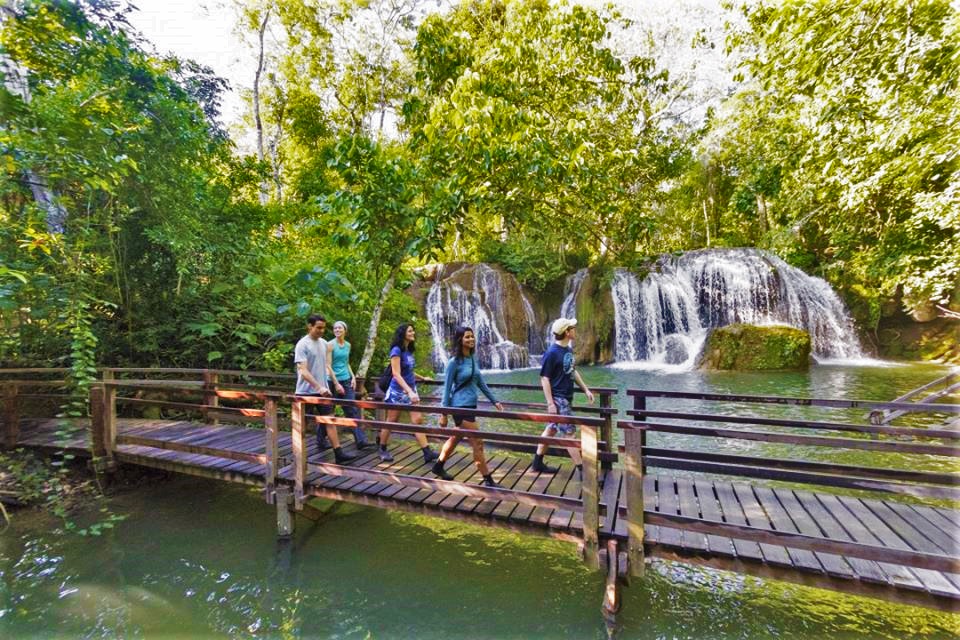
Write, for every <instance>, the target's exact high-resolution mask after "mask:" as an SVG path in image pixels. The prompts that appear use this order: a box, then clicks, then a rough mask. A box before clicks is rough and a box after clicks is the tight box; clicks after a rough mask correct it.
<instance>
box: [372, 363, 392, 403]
mask: <svg viewBox="0 0 960 640" xmlns="http://www.w3.org/2000/svg"><path fill="white" fill-rule="evenodd" d="M391 380H393V366H392V365H391V364H389V363H388V364H387V366H386V368H385V369H384V370H383V373H381V374H380V379H379V380H377V388H376V391H380V392H381V393H383V394H384V395H386V394H387V389H389V388H390V381H391Z"/></svg>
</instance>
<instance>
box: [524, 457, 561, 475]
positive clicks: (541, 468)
mask: <svg viewBox="0 0 960 640" xmlns="http://www.w3.org/2000/svg"><path fill="white" fill-rule="evenodd" d="M530 468H531V469H533V470H534V471H536V472H538V473H556V472H557V471H560V467H551V466H550V465H548V464H546V463H545V462H544V461H543V456H534V457H533V464H531V465H530Z"/></svg>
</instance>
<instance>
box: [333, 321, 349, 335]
mask: <svg viewBox="0 0 960 640" xmlns="http://www.w3.org/2000/svg"><path fill="white" fill-rule="evenodd" d="M337 327H343V332H344V333H346V332H347V323H346V322H344V321H343V320H337V321H336V322H334V323H333V328H334V329H336V328H337Z"/></svg>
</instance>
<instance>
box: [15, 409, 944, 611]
mask: <svg viewBox="0 0 960 640" xmlns="http://www.w3.org/2000/svg"><path fill="white" fill-rule="evenodd" d="M117 423H118V425H117V426H118V434H117V435H118V438H117V448H116V457H117V459H118V461H120V462H127V463H132V464H139V465H144V466H153V467H157V468H163V469H168V470H173V471H178V472H182V473H189V474H194V475H202V476H206V477H214V478H221V479H225V480H229V481H233V482H243V483H247V484H254V485H263V484H264V483H265V482H266V481H267V480H268V475H267V473H266V472H265V470H266V465H264V464H261V463H259V462H260V461H263V460H266V459H267V453H268V452H267V444H268V442H267V438H266V432H265V431H264V430H263V429H251V428H247V427H241V426H230V425H219V426H214V425H209V424H201V423H196V422H186V421H183V422H177V421H170V420H147V419H126V418H124V419H118V420H117ZM151 440H160V441H162V444H161V443H154V444H155V445H156V446H150V441H151ZM346 440H352V439H350V438H347V439H346ZM18 444H19V445H20V446H28V447H38V448H44V449H47V450H62V449H68V450H71V451H72V452H74V453H80V454H84V453H88V452H89V450H90V430H89V423H86V424H84V423H82V422H69V421H62V420H47V421H33V422H29V423H28V422H25V423H24V424H22V425H21V429H20V438H19V441H18ZM291 446H292V443H291V437H290V433H286V432H281V433H279V434H278V437H277V449H276V454H275V455H276V458H275V459H276V460H277V461H278V462H277V468H276V474H277V480H276V482H277V483H283V482H286V483H287V485H286V486H289V485H290V483H291V482H292V480H293V479H294V476H295V473H296V471H295V470H294V469H293V466H292V464H290V459H291ZM304 446H305V448H306V450H307V454H308V461H309V466H308V468H307V469H306V470H304V473H305V477H304V478H303V483H304V493H305V494H307V495H315V496H321V497H327V498H334V499H339V500H346V501H351V502H356V503H360V504H367V505H374V506H378V507H382V508H392V509H399V510H405V511H413V512H418V513H426V514H430V515H434V516H438V517H444V518H452V519H458V520H463V521H468V522H473V523H477V524H488V525H494V526H500V527H505V528H509V529H515V530H520V531H524V532H532V533H541V534H543V535H548V536H554V537H559V538H562V539H571V540H573V539H579V538H582V535H583V510H582V508H580V509H578V508H576V507H575V506H574V503H572V502H570V501H571V500H579V499H580V498H581V490H582V487H581V481H580V479H579V477H578V474H577V473H576V472H575V471H574V470H573V469H571V468H570V466H569V465H564V466H563V468H562V470H561V471H560V472H558V473H557V474H541V473H537V472H534V471H532V470H531V469H530V468H529V458H528V457H527V456H522V457H517V456H510V455H504V454H501V453H496V454H494V455H491V456H489V458H488V464H489V465H490V468H491V470H492V472H493V475H494V478H496V479H497V480H498V481H499V482H500V483H501V484H502V486H503V487H504V489H506V491H502V492H497V491H489V490H482V489H480V487H479V485H478V484H477V483H478V482H479V480H480V478H479V474H478V473H477V471H476V467H475V465H474V464H473V461H472V456H471V454H470V451H469V450H468V449H467V448H466V447H462V448H460V449H458V450H457V451H456V453H455V454H454V455H453V456H451V458H450V460H449V461H448V463H447V470H448V471H449V472H450V473H451V475H453V476H454V477H455V481H454V484H457V483H460V487H459V488H457V489H456V490H444V489H445V488H447V487H448V485H447V484H446V483H444V482H442V481H438V480H436V479H435V478H434V477H433V476H432V474H430V472H429V465H426V464H424V463H423V458H422V455H421V453H420V451H419V449H418V448H417V447H416V446H415V445H413V444H412V443H411V442H409V441H408V440H405V439H400V438H398V439H397V440H396V441H395V443H394V444H393V445H392V447H391V450H392V451H393V454H394V458H395V460H394V462H391V463H384V462H381V461H380V459H379V457H378V456H377V455H376V452H375V451H374V450H367V451H363V452H357V453H358V454H359V457H358V458H357V460H356V461H355V462H354V463H352V464H351V465H350V467H345V468H344V467H337V466H336V465H333V453H332V451H329V450H328V451H325V452H318V451H317V449H316V439H315V437H314V436H313V434H312V433H311V434H309V435H305V437H304ZM347 450H348V451H352V450H353V444H352V442H351V443H350V444H349V445H347ZM218 452H219V454H218ZM223 452H232V454H231V453H223ZM270 453H271V454H272V453H273V452H270ZM270 457H273V455H271V456H270ZM284 462H285V463H284ZM344 469H353V470H354V471H353V472H351V471H346V472H344V471H343V470H344ZM364 471H367V472H369V473H365V472H364ZM634 472H635V473H636V477H637V481H639V482H642V491H640V492H638V493H637V494H636V497H637V499H639V500H642V501H643V504H644V508H645V510H646V512H647V513H648V514H649V515H650V518H649V519H650V520H652V521H653V522H649V523H648V524H646V525H645V526H644V547H645V552H646V555H652V556H662V557H670V558H686V559H690V560H694V561H696V560H697V559H699V560H703V561H705V563H709V564H711V566H721V567H725V566H726V567H729V568H733V569H734V570H745V569H744V567H747V568H749V567H754V568H758V569H759V568H762V567H767V568H770V569H776V570H778V571H786V572H794V573H802V574H804V575H806V576H807V578H806V579H807V580H808V581H809V580H810V579H816V578H818V577H819V578H823V579H824V584H828V583H829V584H831V585H834V588H835V584H836V581H837V580H840V581H841V582H842V581H846V582H850V583H869V584H871V585H874V586H875V587H878V588H881V590H883V589H887V590H909V591H911V592H914V593H916V594H926V595H927V596H930V597H934V598H940V599H946V600H948V601H950V602H957V601H960V575H958V574H956V573H951V572H944V571H935V570H932V569H923V568H916V567H906V566H903V565H899V564H895V563H891V562H884V561H882V560H879V559H864V558H855V557H847V556H845V555H843V553H842V547H841V545H839V544H838V545H837V546H836V547H833V546H831V545H833V544H834V543H842V542H849V543H858V544H860V545H863V546H865V547H877V548H884V549H888V550H890V551H891V554H890V555H891V556H896V557H899V556H898V553H899V554H903V553H904V552H916V553H917V554H919V555H924V556H930V557H933V556H938V557H948V558H954V559H955V558H957V557H958V556H960V549H958V547H960V542H958V534H960V511H957V510H954V509H947V508H943V507H929V506H919V505H913V504H907V503H903V502H896V501H893V500H878V499H868V498H857V497H852V496H835V495H830V494H820V493H813V492H810V491H801V490H795V489H790V488H783V487H765V486H761V485H753V484H750V483H747V482H742V481H735V482H730V481H726V480H719V479H718V480H711V479H708V478H704V477H698V478H696V479H692V478H685V477H673V476H667V475H662V474H643V475H641V472H640V470H639V469H634ZM384 474H396V475H397V476H406V477H410V478H411V479H412V480H410V481H409V482H404V481H403V479H402V478H401V479H400V480H397V479H396V478H391V477H384ZM599 475H600V477H599V478H598V480H599V488H598V492H599V495H600V502H601V504H600V508H599V519H600V527H599V538H600V540H601V542H602V544H604V545H605V541H606V540H611V539H614V540H618V541H621V546H623V547H625V546H626V544H625V543H626V541H627V539H628V536H627V523H626V521H625V517H624V515H625V513H626V510H627V502H628V499H629V495H628V491H627V487H626V479H627V478H628V477H629V475H630V474H629V473H624V472H623V471H622V470H621V469H620V468H615V469H613V470H612V471H609V472H608V471H604V470H601V472H600V474H599ZM463 483H466V486H464V484H463ZM474 488H475V489H474ZM514 492H518V493H514ZM521 493H522V494H523V496H524V497H523V500H522V501H521V502H517V501H515V500H516V496H518V495H520V494H521ZM538 494H539V495H543V496H550V498H547V499H545V500H544V501H542V502H541V503H538V502H536V499H535V496H536V495H538ZM529 496H533V497H532V498H531V497H529ZM511 497H514V498H515V499H514V500H511V499H510V498H511ZM660 514H662V515H663V516H664V518H666V519H663V518H661V519H658V518H657V515H660ZM670 517H674V518H675V519H674V520H673V521H670V520H669V518H670ZM686 519H696V520H697V521H700V522H701V523H703V525H705V526H700V527H693V526H687V527H686V528H685V525H684V524H683V522H684V521H686ZM710 523H718V524H719V523H722V524H723V525H740V526H745V527H751V528H752V529H759V530H766V531H768V532H769V538H766V539H764V540H760V541H753V540H743V539H739V538H737V537H735V534H736V531H735V530H734V529H733V528H732V527H719V526H717V527H714V528H709V526H706V525H709V524H710ZM790 534H792V535H794V536H797V538H803V539H804V540H806V539H815V540H819V541H821V542H818V543H816V544H817V545H819V546H814V548H808V549H798V548H791V547H789V546H787V545H788V544H789V540H790V539H789V537H788V536H789V535H790ZM778 536H787V537H782V538H781V537H778ZM779 542H783V544H778V543H779ZM634 555H635V556H639V555H640V554H639V553H636V554H634ZM641 557H642V556H641ZM724 562H726V563H728V564H727V565H724V564H723V563H724ZM748 572H749V571H748ZM757 573H758V574H760V573H761V572H760V571H758V572H757ZM830 581H834V582H830ZM814 583H815V582H814Z"/></svg>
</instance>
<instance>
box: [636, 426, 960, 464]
mask: <svg viewBox="0 0 960 640" xmlns="http://www.w3.org/2000/svg"><path fill="white" fill-rule="evenodd" d="M617 428H618V429H623V430H636V431H660V432H665V433H675V434H678V435H690V436H706V437H711V438H726V439H731V440H750V441H760V442H779V443H783V444H795V445H800V446H811V447H831V448H836V449H864V450H868V451H885V452H888V453H920V454H923V455H933V456H948V457H953V458H955V457H960V447H958V446H951V445H934V444H917V443H914V442H890V441H878V440H857V439H854V438H840V437H837V436H809V435H795V434H792V433H780V432H774V431H744V430H740V429H718V428H715V427H696V426H691V425H684V424H666V423H659V422H634V421H630V420H620V421H618V422H617Z"/></svg>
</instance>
